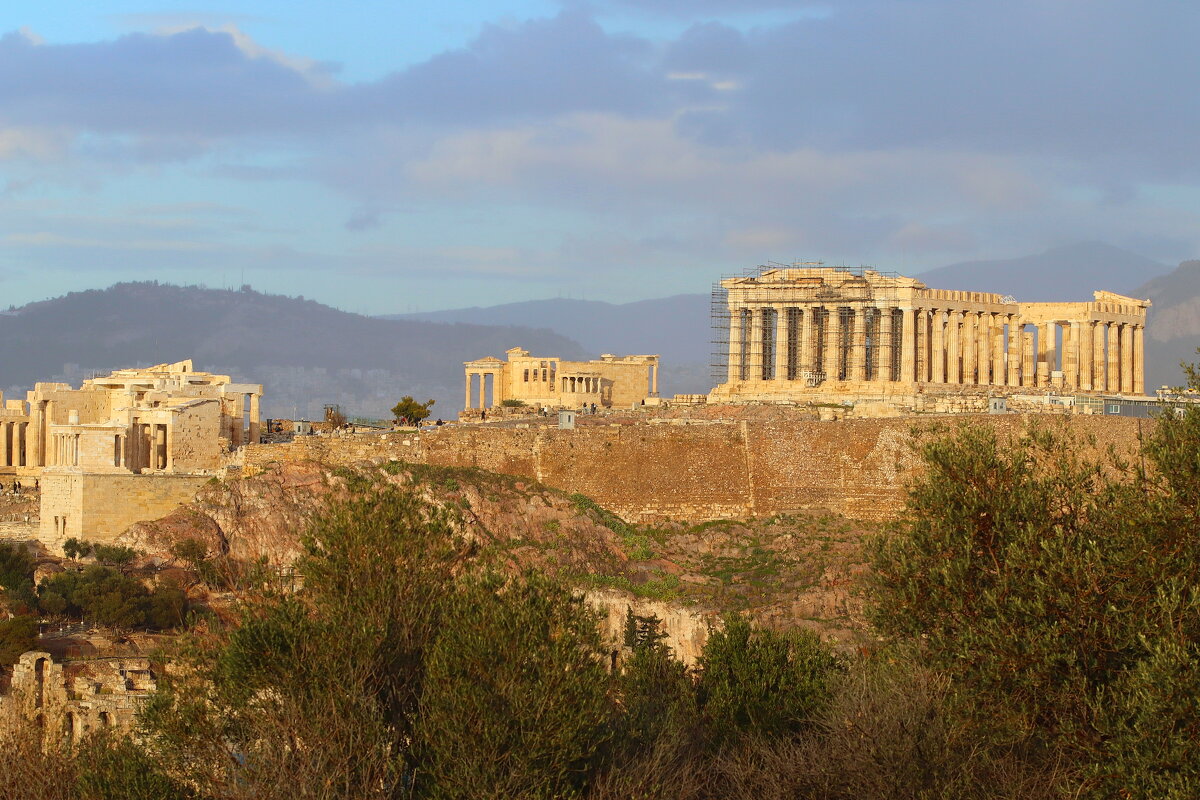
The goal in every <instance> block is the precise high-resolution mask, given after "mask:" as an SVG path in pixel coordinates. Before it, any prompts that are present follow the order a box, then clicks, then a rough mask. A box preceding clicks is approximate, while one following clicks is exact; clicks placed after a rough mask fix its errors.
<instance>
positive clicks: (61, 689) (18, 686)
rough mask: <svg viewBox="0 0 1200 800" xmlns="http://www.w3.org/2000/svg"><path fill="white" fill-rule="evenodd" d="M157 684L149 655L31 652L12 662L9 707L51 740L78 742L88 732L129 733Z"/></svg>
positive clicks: (6, 702) (6, 703)
mask: <svg viewBox="0 0 1200 800" xmlns="http://www.w3.org/2000/svg"><path fill="white" fill-rule="evenodd" d="M157 687H158V679H157V676H156V675H155V674H154V671H153V669H152V667H151V663H150V660H149V659H146V658H137V657H129V656H121V657H110V658H85V659H74V660H71V661H68V662H65V663H64V662H58V661H55V660H54V659H53V658H52V657H51V655H50V653H45V652H38V651H34V652H29V653H25V654H24V655H22V656H21V658H20V659H19V660H18V661H17V663H16V664H15V665H14V666H13V676H12V683H11V685H10V687H9V691H8V694H7V695H5V696H3V697H0V704H2V705H3V706H4V707H5V710H6V711H9V712H13V713H17V714H21V715H23V716H24V717H25V718H26V719H29V720H31V721H32V722H34V724H36V725H38V726H39V727H41V729H42V731H43V735H44V736H45V737H46V741H47V743H51V742H55V741H57V742H62V743H75V742H78V741H79V740H80V739H82V738H83V737H84V736H85V735H87V734H88V733H91V732H94V731H99V730H101V729H111V730H114V731H116V732H118V733H130V732H132V731H133V729H134V724H135V722H136V716H137V712H138V710H139V709H140V708H141V706H142V704H144V703H145V702H146V700H147V699H148V698H149V697H150V695H151V694H153V693H154V691H155V689H156V688H157Z"/></svg>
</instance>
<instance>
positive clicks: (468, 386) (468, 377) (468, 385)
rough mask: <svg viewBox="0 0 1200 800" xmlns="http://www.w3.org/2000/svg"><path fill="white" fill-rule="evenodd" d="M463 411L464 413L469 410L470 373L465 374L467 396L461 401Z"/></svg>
mask: <svg viewBox="0 0 1200 800" xmlns="http://www.w3.org/2000/svg"><path fill="white" fill-rule="evenodd" d="M463 410H464V411H470V410H471V373H470V372H468V373H467V396H466V398H465V399H464V400H463Z"/></svg>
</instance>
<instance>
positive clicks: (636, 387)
mask: <svg viewBox="0 0 1200 800" xmlns="http://www.w3.org/2000/svg"><path fill="white" fill-rule="evenodd" d="M505 355H507V356H508V360H507V361H501V360H500V359H498V358H495V357H494V356H487V357H486V358H480V359H477V360H475V361H465V362H463V366H464V367H465V368H466V386H465V388H466V394H465V396H464V401H463V408H464V409H465V410H466V411H467V412H471V411H476V410H479V409H487V408H490V407H494V406H498V405H500V404H501V403H503V402H504V401H505V400H519V401H521V402H522V403H525V404H526V405H531V406H549V407H552V408H579V407H580V406H582V405H588V404H591V403H595V404H597V405H598V406H604V407H606V408H611V407H618V408H628V407H629V406H630V405H632V404H635V403H641V402H644V401H645V400H648V399H650V398H656V397H658V356H657V355H646V356H615V355H612V354H609V353H605V354H604V355H602V356H600V358H598V359H595V360H592V361H564V360H562V359H561V358H558V357H555V356H531V355H530V354H529V351H528V350H524V349H522V348H520V347H513V348H511V349H509V350H507V351H505ZM476 378H478V380H476ZM489 378H490V380H489ZM489 385H490V389H491V390H490V391H489ZM476 393H478V403H476Z"/></svg>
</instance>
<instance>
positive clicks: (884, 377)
mask: <svg viewBox="0 0 1200 800" xmlns="http://www.w3.org/2000/svg"><path fill="white" fill-rule="evenodd" d="M892 321H893V318H892V309H891V308H881V309H879V346H878V347H877V348H876V350H877V351H878V355H877V356H876V358H877V359H878V361H879V367H878V368H877V369H876V372H875V380H877V381H885V382H890V381H893V380H895V379H896V376H894V375H892V348H893V347H894V346H895V344H894V343H893V341H892V337H893V335H894V333H893V331H892V328H893V325H892Z"/></svg>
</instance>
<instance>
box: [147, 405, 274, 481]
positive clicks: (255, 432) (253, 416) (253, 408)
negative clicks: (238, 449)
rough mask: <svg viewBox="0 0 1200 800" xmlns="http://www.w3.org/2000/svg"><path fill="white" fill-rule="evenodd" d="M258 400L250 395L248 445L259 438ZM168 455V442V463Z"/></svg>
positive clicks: (168, 447)
mask: <svg viewBox="0 0 1200 800" xmlns="http://www.w3.org/2000/svg"><path fill="white" fill-rule="evenodd" d="M259 400H260V398H259V396H258V395H257V394H252V395H250V444H258V440H259V436H260V433H261V431H262V420H261V419H260V418H259V411H260V408H259V405H260V404H259ZM167 430H168V434H167V435H168V437H170V428H168V429H167ZM170 453H171V447H170V443H169V441H168V445H167V459H168V461H169V460H170V458H171V455H170ZM169 468H170V467H168V469H169Z"/></svg>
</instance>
